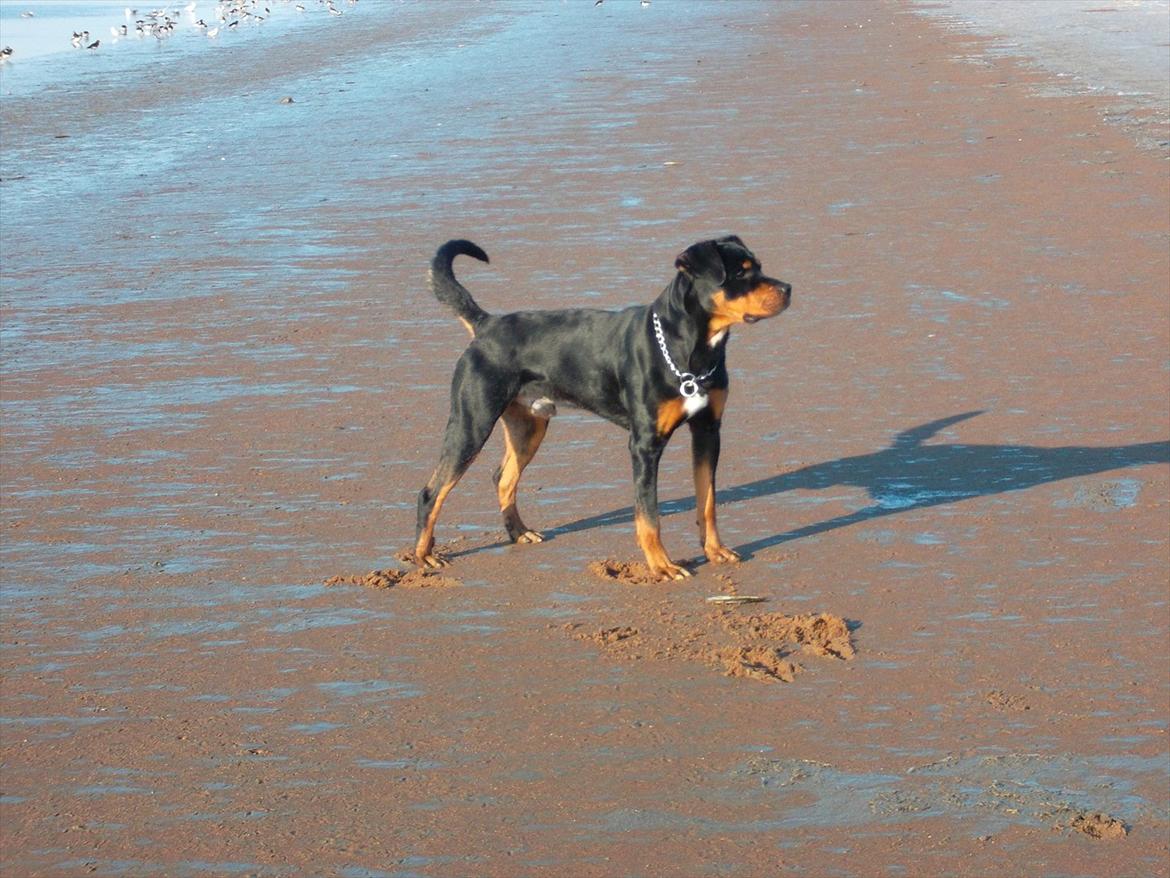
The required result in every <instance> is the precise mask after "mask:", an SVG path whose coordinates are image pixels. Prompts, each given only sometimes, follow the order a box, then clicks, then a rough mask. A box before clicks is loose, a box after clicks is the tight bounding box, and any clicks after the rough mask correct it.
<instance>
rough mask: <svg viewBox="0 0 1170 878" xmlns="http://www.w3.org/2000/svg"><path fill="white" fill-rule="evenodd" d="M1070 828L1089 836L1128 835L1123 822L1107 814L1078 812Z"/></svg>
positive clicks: (1111, 836) (1122, 836)
mask: <svg viewBox="0 0 1170 878" xmlns="http://www.w3.org/2000/svg"><path fill="white" fill-rule="evenodd" d="M1072 828H1073V829H1075V830H1076V831H1077V832H1083V833H1084V834H1085V835H1087V836H1090V837H1091V838H1125V837H1126V836H1127V835H1129V830H1128V829H1126V828H1125V824H1124V823H1122V822H1121V821H1120V820H1118V819H1117V818H1116V817H1110V816H1109V815H1108V814H1078V815H1077V816H1076V818H1075V819H1074V820H1073V822H1072Z"/></svg>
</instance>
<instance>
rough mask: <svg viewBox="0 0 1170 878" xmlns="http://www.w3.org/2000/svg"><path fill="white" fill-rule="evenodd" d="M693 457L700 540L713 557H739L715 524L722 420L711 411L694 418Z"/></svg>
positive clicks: (692, 434)
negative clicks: (721, 537)
mask: <svg viewBox="0 0 1170 878" xmlns="http://www.w3.org/2000/svg"><path fill="white" fill-rule="evenodd" d="M690 428H691V459H692V463H693V465H694V474H695V517H696V520H697V522H698V525H699V541H700V542H701V543H702V544H703V553H704V554H705V555H706V556H707V559H708V560H709V561H712V562H713V563H715V564H719V563H721V562H724V561H738V560H739V555H737V554H736V553H735V552H733V551H732V550H731V549H729V548H727V546H725V545H723V541H722V540H721V539H719V530H718V529H717V528H716V527H715V470H716V468H717V467H718V466H719V420H718V419H717V418H716V417H715V416H714V415H713V414H711V413H710V412H709V411H707V412H702V413H700V415H699V417H696V418H693V419H692V420H691V421H690Z"/></svg>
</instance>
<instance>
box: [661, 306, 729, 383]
mask: <svg viewBox="0 0 1170 878" xmlns="http://www.w3.org/2000/svg"><path fill="white" fill-rule="evenodd" d="M650 316H651V317H653V318H654V337H655V338H657V339H658V349H659V350H660V351H662V357H663V359H665V360H666V365H667V366H669V367H670V371H671V372H673V373H674V374H675V375H676V376H677V377H678V380H679V385H678V392H679V393H680V394H682V396H683V398H684V399H691V398H692V397H695V396H706V395H707V394H706V393H705V392H704V390H703V388H702V386H701V385H702V383H703V382H704V381H706V380H708V379H709V378H710V377H711V376H712V375H714V374H715V370H716V369H718V368H719V364H718V363H716V364H715V365H714V366H712V367H711V368H710V369H708V370H707V371H706V372H704V373H703V374H702V375H695V374H694V373H693V372H680V371H679V370H678V366H676V365H675V364H674V360H672V359H671V358H670V351H668V350H667V349H666V336H665V335H663V334H662V321H661V320H659V319H658V315H657V314H656V313H655V312H653V311H651V312H650Z"/></svg>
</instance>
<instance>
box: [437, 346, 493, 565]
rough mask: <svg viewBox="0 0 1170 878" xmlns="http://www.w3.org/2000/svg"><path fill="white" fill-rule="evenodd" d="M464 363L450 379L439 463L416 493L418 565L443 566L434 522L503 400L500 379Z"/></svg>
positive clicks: (474, 456)
mask: <svg viewBox="0 0 1170 878" xmlns="http://www.w3.org/2000/svg"><path fill="white" fill-rule="evenodd" d="M464 365H465V361H462V360H461V361H460V364H459V367H457V368H456V372H455V380H454V382H453V383H452V393H451V416H450V418H448V420H447V430H446V432H445V433H444V434H443V451H442V454H441V455H440V457H439V465H438V466H437V467H435V471H434V472H433V473H432V474H431V477H430V479H429V480H428V481H427V483H426V486H425V487H424V488H423V489H422V490H421V491H419V494H418V527H417V531H416V538H415V544H414V560H415V563H417V564H418V565H419V566H420V567H442V566H444V563H445V562H444V561H443V560H442V559H440V558H438V557H436V556H435V554H434V549H435V523H436V522H437V521H438V520H439V512H440V510H441V509H442V508H443V501H444V500H446V499H447V495H448V494H450V493H451V489H452V488H454V487H455V485H456V484H457V483H458V481H459V479H461V478H462V477H463V474H464V473H465V472H467V468H468V467H469V466H471V463H472V461H474V460H475V458H476V456H477V455H478V454H479V452H480V450H481V449H482V448H483V445H484V443H485V442H487V438H488V436H490V435H491V432H492V428H493V427H494V426H495V424H496V421H497V420H498V419H499V417H500V415H501V413H502V412H503V411H504V408H505V406H506V404H507V403H506V399H507V394H506V393H502V392H501V391H502V387H501V383H500V382H498V381H493V380H491V378H490V377H489V376H487V375H484V374H483V373H475V372H474V371H473V370H468V369H466V368H460V367H463V366H464ZM513 392H514V391H513Z"/></svg>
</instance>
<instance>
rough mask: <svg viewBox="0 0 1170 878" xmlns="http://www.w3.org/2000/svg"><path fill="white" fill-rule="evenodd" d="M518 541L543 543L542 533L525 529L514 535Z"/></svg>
mask: <svg viewBox="0 0 1170 878" xmlns="http://www.w3.org/2000/svg"><path fill="white" fill-rule="evenodd" d="M515 540H516V542H518V543H543V542H544V534H541V533H537V532H536V531H534V530H526V531H524V532H523V533H522V534H519V535H517V536H516V537H515Z"/></svg>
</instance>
